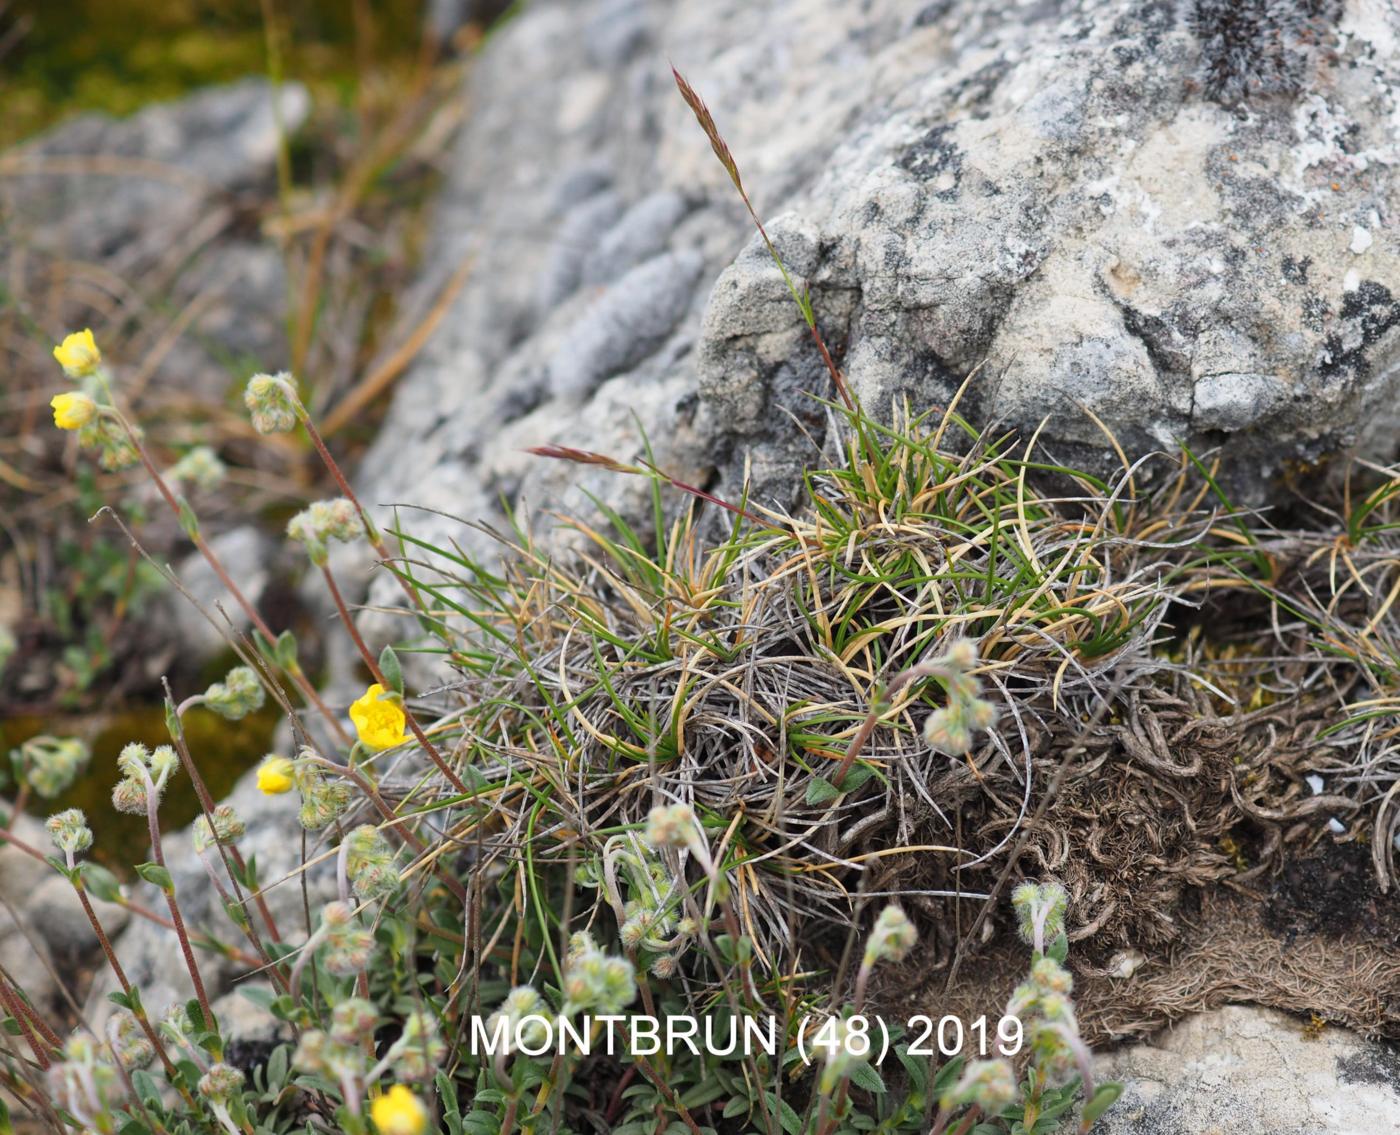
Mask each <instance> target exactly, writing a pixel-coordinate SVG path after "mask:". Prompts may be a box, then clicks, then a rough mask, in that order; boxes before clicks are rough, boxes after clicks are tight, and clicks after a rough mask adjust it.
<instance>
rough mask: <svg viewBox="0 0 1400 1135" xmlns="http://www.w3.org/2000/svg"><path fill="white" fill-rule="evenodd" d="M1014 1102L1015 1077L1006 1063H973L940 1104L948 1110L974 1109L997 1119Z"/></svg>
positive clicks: (979, 1061)
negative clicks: (969, 1106) (969, 1107)
mask: <svg viewBox="0 0 1400 1135" xmlns="http://www.w3.org/2000/svg"><path fill="white" fill-rule="evenodd" d="M1015 1100H1016V1073H1015V1072H1014V1071H1013V1070H1012V1067H1011V1063H1010V1062H1009V1061H1007V1060H973V1061H972V1062H970V1063H969V1064H968V1065H967V1067H966V1068H965V1069H963V1074H962V1076H961V1078H960V1079H958V1081H957V1082H956V1083H954V1084H952V1085H950V1086H949V1087H948V1088H947V1089H946V1090H945V1091H944V1093H943V1097H942V1099H940V1100H939V1103H940V1105H941V1106H943V1107H945V1108H948V1109H949V1110H951V1109H953V1108H958V1107H966V1106H968V1105H973V1106H976V1107H980V1108H981V1109H982V1111H983V1112H984V1113H985V1114H986V1115H988V1116H997V1115H1000V1114H1001V1113H1002V1111H1004V1110H1005V1109H1006V1108H1008V1107H1010V1106H1011V1104H1012V1103H1014V1102H1015Z"/></svg>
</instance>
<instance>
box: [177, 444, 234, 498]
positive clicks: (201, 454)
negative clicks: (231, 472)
mask: <svg viewBox="0 0 1400 1135" xmlns="http://www.w3.org/2000/svg"><path fill="white" fill-rule="evenodd" d="M227 475H228V466H226V465H225V464H224V463H223V462H222V461H220V460H219V455H218V454H217V453H215V452H214V451H213V450H212V449H211V448H210V447H209V446H207V445H196V446H195V447H194V448H193V449H190V450H187V451H186V452H185V454H184V456H183V457H181V458H180V460H179V461H177V462H175V464H174V465H172V466H171V467H170V469H169V471H168V472H167V473H166V477H167V478H168V479H169V480H171V481H180V482H183V483H185V484H189V485H193V486H194V487H195V488H197V489H203V490H204V491H205V492H210V491H212V490H214V489H217V488H218V487H219V486H220V485H222V484H223V483H224V478H225V477H226V476H227Z"/></svg>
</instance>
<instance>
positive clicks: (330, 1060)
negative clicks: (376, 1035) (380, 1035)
mask: <svg viewBox="0 0 1400 1135" xmlns="http://www.w3.org/2000/svg"><path fill="white" fill-rule="evenodd" d="M378 1023H379V1014H378V1013H377V1012H376V1011H375V1008H374V1006H373V1005H371V1004H370V1003H369V1002H368V1001H365V1000H362V999H361V998H359V997H351V998H349V999H348V1000H345V1001H342V1002H341V1003H340V1004H339V1005H337V1006H336V1007H335V1009H334V1010H333V1011H332V1012H331V1027H330V1028H329V1029H328V1030H325V1031H322V1030H321V1029H307V1030H306V1031H305V1032H304V1033H302V1034H301V1041H300V1042H299V1043H298V1044H297V1048H296V1052H295V1053H293V1054H292V1064H293V1065H294V1066H295V1067H296V1068H297V1069H298V1070H299V1071H302V1072H310V1073H311V1074H312V1075H317V1076H326V1077H327V1078H329V1079H332V1080H334V1081H336V1082H337V1083H344V1082H346V1081H348V1080H358V1079H360V1078H361V1077H362V1076H364V1074H365V1071H366V1059H365V1046H364V1038H365V1037H366V1036H369V1035H371V1034H372V1033H373V1031H374V1027H375V1025H377V1024H378Z"/></svg>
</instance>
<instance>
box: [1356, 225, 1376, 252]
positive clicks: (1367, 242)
mask: <svg viewBox="0 0 1400 1135" xmlns="http://www.w3.org/2000/svg"><path fill="white" fill-rule="evenodd" d="M1371 243H1372V237H1371V233H1370V230H1368V229H1363V228H1362V227H1361V226H1360V225H1353V226H1352V228H1351V250H1352V252H1354V253H1356V255H1358V256H1360V255H1361V254H1362V253H1363V252H1365V251H1366V250H1367V249H1368V248H1370V247H1371Z"/></svg>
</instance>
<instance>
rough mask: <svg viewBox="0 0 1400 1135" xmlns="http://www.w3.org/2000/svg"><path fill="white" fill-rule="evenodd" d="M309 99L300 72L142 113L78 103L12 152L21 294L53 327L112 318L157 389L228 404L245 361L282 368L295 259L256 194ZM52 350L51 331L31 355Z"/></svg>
mask: <svg viewBox="0 0 1400 1135" xmlns="http://www.w3.org/2000/svg"><path fill="white" fill-rule="evenodd" d="M310 109H311V100H310V96H309V95H308V94H307V92H306V90H305V89H304V88H302V87H301V86H299V85H297V84H287V85H285V86H282V87H280V88H278V89H277V90H276V91H274V88H273V87H272V85H271V84H270V83H268V82H266V81H265V80H261V79H248V80H245V81H243V82H239V83H232V84H228V85H226V86H221V87H211V88H209V89H207V90H204V91H200V92H199V93H197V94H194V95H191V96H190V97H188V98H184V99H178V100H175V101H172V102H167V103H158V104H155V105H152V106H150V107H147V108H145V109H144V110H142V111H141V112H140V113H138V114H134V115H132V116H131V117H129V118H113V117H111V116H109V115H105V114H96V113H93V114H84V115H79V116H77V117H75V118H72V119H70V120H68V121H67V122H65V123H64V124H62V125H61V126H58V127H56V128H55V129H53V130H51V131H49V132H47V133H46V134H43V135H41V136H40V137H38V138H35V139H34V140H32V141H30V142H27V143H25V144H23V145H21V146H16V147H14V148H13V149H11V150H8V151H6V152H5V153H4V154H3V155H0V234H3V239H0V270H3V271H4V273H5V276H6V278H7V279H8V280H9V281H10V282H11V290H12V291H13V292H14V294H16V295H21V296H23V297H25V302H26V304H28V305H29V310H30V315H31V318H32V319H33V320H34V322H36V323H39V324H40V325H42V326H43V327H44V328H45V329H46V331H47V332H48V333H49V334H56V333H58V332H61V331H62V330H64V329H66V328H69V327H71V326H75V325H76V326H79V327H81V326H85V325H87V324H88V323H91V324H92V325H93V326H94V328H104V327H112V328H113V334H112V335H111V336H108V335H106V334H105V333H104V335H103V341H104V345H105V346H106V347H107V349H108V350H109V351H111V350H114V349H117V350H118V354H120V355H124V356H126V357H130V358H136V357H140V358H142V361H143V365H144V366H146V367H149V368H150V373H149V374H146V375H144V376H143V377H142V380H141V384H142V385H144V383H145V381H146V380H147V379H150V380H152V381H154V382H155V384H156V385H157V386H160V385H169V386H172V387H175V388H176V389H178V390H179V391H180V392H182V393H183V394H184V395H186V396H189V395H192V394H193V395H196V396H199V397H203V398H204V399H206V400H209V401H213V402H219V401H222V399H223V398H224V396H225V395H226V394H227V393H228V390H229V388H230V385H231V383H232V382H233V381H234V380H235V378H236V377H243V376H244V375H241V374H238V370H239V368H240V367H243V366H245V365H246V364H245V363H244V361H243V360H247V359H253V360H257V362H258V363H260V364H261V365H263V366H266V367H272V366H275V365H276V363H277V361H278V359H279V358H281V357H282V356H283V355H284V354H285V323H284V308H285V300H286V289H287V282H286V275H285V272H284V271H283V264H282V259H281V256H280V254H279V252H278V250H277V248H276V247H275V246H274V245H273V244H272V243H271V242H270V241H265V240H261V239H257V238H256V237H252V238H250V236H249V235H248V234H247V232H246V231H245V230H246V228H247V224H246V221H247V217H246V216H245V215H244V210H245V209H246V202H245V201H242V200H241V198H245V197H246V196H247V195H248V194H249V193H250V191H254V190H256V191H257V193H255V194H254V196H255V197H256V196H257V195H258V194H260V193H261V192H262V189H261V186H262V185H264V184H265V183H266V182H267V181H268V180H270V179H271V177H272V175H273V167H274V163H275V159H276V155H277V148H278V137H279V129H281V130H286V131H295V130H296V129H297V128H298V126H300V124H301V123H302V122H303V121H304V120H305V118H306V116H307V115H308V113H309V112H310ZM152 306H156V307H162V306H163V307H168V308H169V309H170V310H171V311H172V312H174V313H177V315H175V316H171V317H170V318H169V319H164V320H163V319H161V318H159V317H158V316H157V315H156V314H155V313H154V312H152V311H151V310H149V309H150V307H152ZM94 316H96V318H94ZM122 320H127V321H130V322H131V323H133V324H135V325H136V326H137V327H138V328H139V331H138V332H137V334H136V337H135V338H134V339H132V340H131V341H127V342H121V341H120V340H118V339H117V338H116V330H115V328H116V326H118V325H120V323H121V321H122ZM172 328H174V331H173V332H172ZM123 330H125V329H124V328H123ZM180 332H183V335H181V334H180ZM167 339H168V340H169V341H168V342H167V341H166V340H167ZM47 354H48V352H47V347H46V345H45V343H44V337H43V336H39V337H36V340H35V343H34V355H35V357H34V358H33V359H32V360H26V361H27V362H32V364H33V365H34V366H36V367H38V366H41V365H42V366H43V373H49V372H51V371H52V370H53V366H52V360H51V359H49V358H48V357H47ZM232 360H239V361H238V362H237V363H236V364H235V363H233V362H232Z"/></svg>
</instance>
